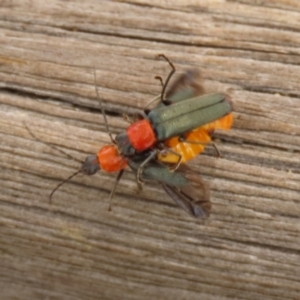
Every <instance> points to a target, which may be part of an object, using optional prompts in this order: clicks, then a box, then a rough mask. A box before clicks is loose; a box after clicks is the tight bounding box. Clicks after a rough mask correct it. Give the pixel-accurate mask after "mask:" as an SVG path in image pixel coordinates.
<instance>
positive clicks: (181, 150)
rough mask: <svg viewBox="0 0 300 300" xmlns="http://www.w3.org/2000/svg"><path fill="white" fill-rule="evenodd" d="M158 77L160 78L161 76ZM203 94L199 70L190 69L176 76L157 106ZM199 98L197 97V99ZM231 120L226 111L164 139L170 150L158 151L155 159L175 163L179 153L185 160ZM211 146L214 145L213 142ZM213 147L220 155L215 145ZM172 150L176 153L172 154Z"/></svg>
mask: <svg viewBox="0 0 300 300" xmlns="http://www.w3.org/2000/svg"><path fill="white" fill-rule="evenodd" d="M159 79H160V80H161V78H159ZM203 94H205V90H204V87H203V84H202V76H201V74H200V72H199V70H198V69H190V70H187V71H186V72H185V73H183V74H182V75H181V76H179V77H178V78H177V80H176V81H175V82H174V83H173V84H172V86H171V87H170V88H169V89H168V91H167V93H166V99H167V100H165V101H163V102H162V101H161V102H160V103H159V104H158V105H157V106H158V107H161V106H162V105H171V104H173V103H176V102H179V101H184V100H185V99H188V98H193V97H195V96H200V95H203ZM201 99H202V98H201V97H199V98H198V101H201ZM232 122H233V116H232V113H228V114H227V115H225V116H223V117H221V118H220V119H217V120H215V121H213V122H209V123H207V124H205V125H202V126H200V127H198V128H195V129H193V130H192V131H189V132H186V133H184V134H183V135H182V136H177V137H173V138H170V139H167V140H165V141H164V145H165V146H166V147H167V148H168V149H170V150H172V151H169V152H168V153H167V152H164V153H162V152H161V153H158V157H157V159H158V160H160V161H162V162H165V163H176V162H177V161H178V154H179V155H181V162H182V163H183V162H186V161H188V160H190V159H192V158H194V157H195V156H196V155H198V154H199V153H201V152H202V151H203V150H204V148H205V145H207V144H208V143H210V142H211V137H212V134H213V133H214V131H215V130H216V129H222V130H228V129H230V128H231V126H232ZM213 146H215V145H214V144H213ZM215 149H216V151H217V153H218V156H220V153H219V151H218V149H217V148H216V146H215ZM174 152H176V153H177V154H176V155H174Z"/></svg>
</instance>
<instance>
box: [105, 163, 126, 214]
mask: <svg viewBox="0 0 300 300" xmlns="http://www.w3.org/2000/svg"><path fill="white" fill-rule="evenodd" d="M123 173H124V169H123V170H120V172H119V174H118V176H117V178H116V182H115V185H114V187H113V188H112V190H111V192H110V196H109V206H108V210H109V211H111V203H112V199H113V197H114V194H115V191H116V188H117V185H118V183H119V182H120V179H121V178H122V175H123Z"/></svg>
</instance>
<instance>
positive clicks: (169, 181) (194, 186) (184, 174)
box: [128, 155, 212, 218]
mask: <svg viewBox="0 0 300 300" xmlns="http://www.w3.org/2000/svg"><path fill="white" fill-rule="evenodd" d="M143 160H144V157H142V156H141V155H140V156H136V157H134V158H133V159H131V160H129V161H128V164H129V166H130V168H131V169H132V170H133V171H134V172H137V171H138V169H139V166H140V163H142V161H143ZM141 176H142V179H143V180H145V181H147V180H152V181H156V182H158V183H160V184H161V185H162V187H163V189H164V190H165V192H166V193H167V194H168V195H169V196H170V197H171V198H172V199H173V201H174V202H175V203H176V204H177V205H178V206H180V207H181V208H182V209H183V210H185V211H186V212H187V213H188V214H190V215H192V216H193V217H196V218H207V217H209V214H210V211H211V206H212V205H211V202H210V192H209V188H208V186H207V185H206V183H205V182H204V181H203V180H202V178H201V177H200V176H199V175H198V174H195V172H193V171H192V170H191V169H190V168H188V167H187V166H186V165H184V164H181V165H180V166H179V167H178V169H177V170H176V172H170V171H169V169H168V168H166V167H165V166H162V165H161V164H159V163H158V162H157V161H151V163H149V164H148V165H147V166H146V167H145V168H144V169H143V173H142V175H141Z"/></svg>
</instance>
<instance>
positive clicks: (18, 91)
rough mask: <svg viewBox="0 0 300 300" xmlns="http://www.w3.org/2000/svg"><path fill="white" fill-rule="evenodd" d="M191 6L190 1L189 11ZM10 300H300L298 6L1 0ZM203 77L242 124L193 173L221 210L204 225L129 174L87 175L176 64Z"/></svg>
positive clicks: (0, 96) (1, 121) (6, 288)
mask: <svg viewBox="0 0 300 300" xmlns="http://www.w3.org/2000/svg"><path fill="white" fill-rule="evenodd" d="M187 2H188V3H189V4H188V5H187ZM0 4H1V5H0V43H1V46H0V77H1V78H0V86H1V90H0V102H1V110H0V113H1V118H0V145H1V152H0V157H1V159H0V163H1V169H0V170H1V171H0V176H1V181H0V184H1V195H0V199H1V201H0V205H1V208H0V222H1V227H0V233H1V235H0V249H1V250H0V253H1V260H0V266H1V268H0V276H1V280H0V282H1V286H0V288H1V294H2V296H1V299H72V300H74V299H154V298H158V299H233V298H234V299H299V294H300V285H299V278H300V239H299V235H300V222H299V216H300V203H299V202H300V199H299V198H300V197H299V192H300V185H299V182H300V175H299V171H300V163H299V161H300V154H299V152H300V117H299V114H300V101H299V97H300V88H299V87H300V67H299V62H300V33H299V28H300V2H299V1H296V0H295V1H288V0H281V1H280V0H277V1H267V0H266V1H252V0H248V1H247V0H244V1H242V0H241V1H211V0H209V1H208V0H207V1H176V4H174V3H173V1H158V0H156V1H134V0H133V1H130V3H125V2H123V1H91V0H90V1H75V0H74V1H20V0H19V1H17V0H16V1H0ZM159 53H164V54H166V55H167V56H168V57H169V58H170V59H171V60H172V61H173V62H174V64H175V65H176V67H177V69H178V71H179V72H180V71H183V70H185V69H187V68H189V67H198V68H200V69H201V70H202V73H203V76H204V78H205V79H206V80H205V86H206V88H207V90H208V91H224V92H227V93H229V94H230V95H231V97H232V99H233V102H234V109H235V114H234V117H235V122H234V128H233V130H231V131H230V132H224V133H219V134H218V137H219V138H220V140H219V142H218V146H219V149H220V150H221V152H222V154H223V157H222V158H219V159H217V158H214V157H213V156H212V151H209V150H208V151H206V153H205V154H203V155H201V156H199V157H198V158H196V159H195V160H194V161H193V162H192V163H191V164H190V165H191V166H192V167H193V168H194V169H195V170H197V171H199V172H200V173H201V174H203V177H204V179H205V180H206V181H207V182H209V184H210V187H211V194H212V202H213V210H212V215H211V217H210V219H209V220H207V221H205V222H201V221H197V220H194V219H193V218H191V217H189V216H188V215H186V214H185V213H184V212H183V211H182V210H180V209H178V208H177V207H176V206H175V205H174V204H173V203H172V201H171V200H170V199H169V198H168V197H167V196H166V195H165V194H164V192H163V191H162V190H161V189H160V187H159V186H157V185H147V186H146V187H145V189H144V191H143V192H142V193H141V194H138V193H137V187H136V184H135V182H134V178H133V175H132V174H130V173H127V174H126V176H125V178H124V179H123V180H122V181H121V184H120V186H119V188H118V190H117V194H116V196H115V198H114V203H113V211H112V212H108V211H107V208H108V195H109V192H110V189H111V187H112V185H113V183H114V180H115V179H114V178H115V177H114V176H113V175H109V174H105V173H99V174H98V175H96V176H94V177H84V176H78V177H77V178H75V179H74V180H72V182H70V183H68V184H66V185H64V186H63V187H62V188H61V189H60V190H59V191H58V192H57V193H56V194H55V196H54V199H53V200H54V201H53V204H52V205H50V204H49V202H48V196H49V194H50V192H51V190H52V189H53V188H54V187H55V186H56V185H57V184H58V183H59V182H60V181H61V180H62V179H64V178H66V177H67V176H69V175H70V174H71V173H72V172H74V171H75V170H77V169H78V167H79V164H78V163H76V162H74V161H72V160H70V159H68V158H66V157H65V156H63V155H62V154H61V153H59V152H58V151H55V150H53V149H51V148H49V147H48V146H47V145H45V144H43V143H40V142H37V141H36V140H34V139H32V137H31V136H30V135H29V133H28V131H27V130H26V128H25V125H24V124H27V126H28V127H30V129H31V130H32V131H33V132H34V133H35V135H36V136H38V138H40V139H41V140H42V141H45V142H47V143H52V144H54V145H56V146H58V147H59V148H60V149H62V150H64V151H66V152H68V153H69V154H71V155H73V156H75V157H76V158H78V159H80V160H83V159H84V158H85V156H86V155H87V154H89V153H95V152H96V151H97V150H98V149H99V148H100V147H101V146H102V145H104V144H105V143H107V142H109V139H108V136H107V134H106V132H105V130H104V124H103V117H102V116H101V113H100V110H99V103H98V102H97V100H96V97H95V90H94V79H93V71H92V68H93V67H95V68H96V69H97V75H98V82H97V84H98V85H99V92H100V94H101V97H102V98H103V99H104V100H105V104H106V107H108V110H109V113H110V116H109V124H110V126H111V128H112V130H113V132H120V131H122V130H123V129H124V128H125V127H126V126H127V123H126V122H125V121H124V120H123V119H122V117H121V114H122V113H124V112H128V111H131V110H132V109H135V108H142V107H143V106H144V105H145V104H146V103H147V102H148V101H149V99H151V98H152V97H153V96H154V95H157V94H158V93H159V92H160V86H159V84H158V82H157V81H155V80H154V79H153V77H154V76H155V75H161V76H164V77H165V76H166V75H167V73H168V71H169V67H168V65H167V64H166V63H165V62H164V61H158V60H156V59H155V56H156V55H157V54H159Z"/></svg>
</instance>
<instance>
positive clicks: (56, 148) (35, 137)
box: [23, 122, 82, 163]
mask: <svg viewBox="0 0 300 300" xmlns="http://www.w3.org/2000/svg"><path fill="white" fill-rule="evenodd" d="M23 124H24V126H25V127H26V129H27V131H28V133H29V134H30V135H31V137H32V138H33V139H34V140H36V141H38V142H40V143H42V144H44V145H47V146H48V147H50V148H52V149H54V150H56V151H58V152H59V153H61V154H63V155H65V156H66V157H68V158H69V159H72V160H74V161H76V162H80V163H82V161H81V160H79V159H77V158H76V157H74V156H72V155H70V154H68V153H67V152H65V151H63V150H61V149H59V148H58V147H56V146H54V145H52V144H50V143H48V142H45V141H42V140H41V139H40V138H38V137H37V136H36V135H35V134H34V133H33V132H32V131H31V129H30V128H29V127H28V126H27V124H26V123H25V122H23Z"/></svg>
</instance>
